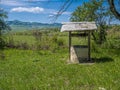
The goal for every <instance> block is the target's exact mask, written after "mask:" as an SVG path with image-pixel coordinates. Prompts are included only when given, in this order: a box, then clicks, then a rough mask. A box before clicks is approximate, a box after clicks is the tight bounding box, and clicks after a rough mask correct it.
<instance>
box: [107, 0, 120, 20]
mask: <svg viewBox="0 0 120 90" xmlns="http://www.w3.org/2000/svg"><path fill="white" fill-rule="evenodd" d="M115 1H116V0H108V2H109V5H110V10H111V12H112V13H113V14H114V15H115V16H116V18H118V19H119V20H120V11H118V10H117V9H116V6H115ZM119 3H120V0H119Z"/></svg>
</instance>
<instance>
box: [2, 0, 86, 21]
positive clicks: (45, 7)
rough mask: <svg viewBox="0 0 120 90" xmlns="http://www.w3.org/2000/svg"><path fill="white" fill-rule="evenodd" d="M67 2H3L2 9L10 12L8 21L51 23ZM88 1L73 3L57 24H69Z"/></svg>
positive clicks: (81, 0)
mask: <svg viewBox="0 0 120 90" xmlns="http://www.w3.org/2000/svg"><path fill="white" fill-rule="evenodd" d="M65 1H66V0H1V2H0V7H2V8H3V9H4V10H5V11H7V12H8V19H7V20H8V21H12V20H20V21H26V22H41V23H51V21H52V20H53V19H54V18H53V16H55V15H56V13H57V12H58V10H60V9H61V7H62V5H63V4H64V3H65ZM83 1H88V0H78V1H74V0H73V2H72V4H71V5H70V6H69V8H68V9H67V10H66V11H65V12H64V13H63V14H62V15H61V16H59V17H58V19H57V20H56V21H55V22H57V23H61V22H68V21H69V19H70V16H71V13H72V12H73V11H74V10H75V9H76V8H77V7H78V6H79V5H81V4H82V3H83Z"/></svg>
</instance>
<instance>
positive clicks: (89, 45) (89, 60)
mask: <svg viewBox="0 0 120 90" xmlns="http://www.w3.org/2000/svg"><path fill="white" fill-rule="evenodd" d="M88 61H90V31H88Z"/></svg>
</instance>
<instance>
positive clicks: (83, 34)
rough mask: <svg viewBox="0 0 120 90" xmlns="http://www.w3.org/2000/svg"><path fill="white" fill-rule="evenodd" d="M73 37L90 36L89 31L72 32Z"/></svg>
mask: <svg viewBox="0 0 120 90" xmlns="http://www.w3.org/2000/svg"><path fill="white" fill-rule="evenodd" d="M71 36H72V37H84V36H88V34H87V33H74V34H73V33H72V34H71Z"/></svg>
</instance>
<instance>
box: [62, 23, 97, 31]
mask: <svg viewBox="0 0 120 90" xmlns="http://www.w3.org/2000/svg"><path fill="white" fill-rule="evenodd" d="M96 29H97V26H96V24H95V22H67V23H63V25H62V28H61V32H64V31H66V32H69V31H93V30H96Z"/></svg>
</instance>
